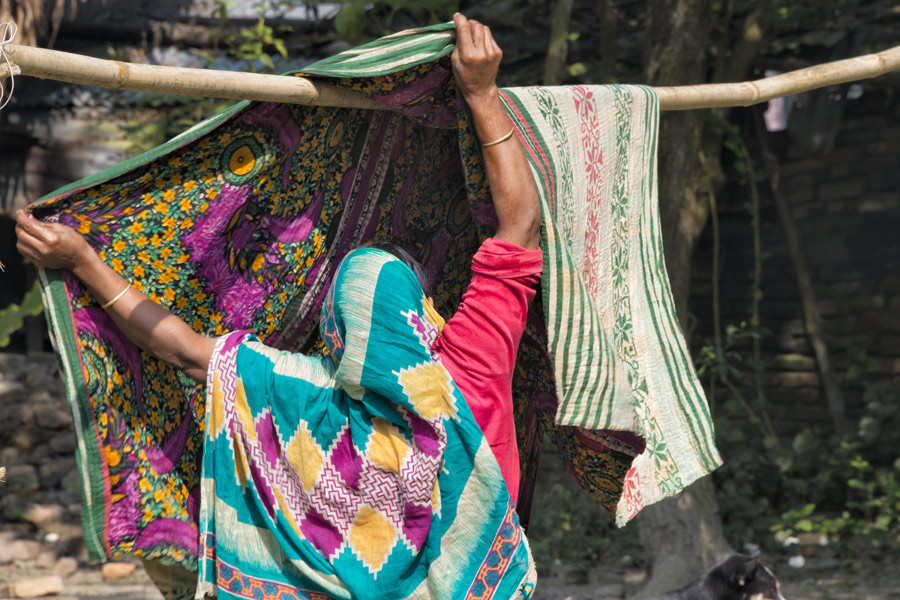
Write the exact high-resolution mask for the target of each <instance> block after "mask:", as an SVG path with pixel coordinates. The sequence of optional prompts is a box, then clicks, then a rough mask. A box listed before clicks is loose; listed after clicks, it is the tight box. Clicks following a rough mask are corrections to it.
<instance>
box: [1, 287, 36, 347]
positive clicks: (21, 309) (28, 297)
mask: <svg viewBox="0 0 900 600" xmlns="http://www.w3.org/2000/svg"><path fill="white" fill-rule="evenodd" d="M43 310H44V303H43V301H42V300H41V288H40V285H39V283H38V282H37V281H35V282H34V285H33V286H32V287H31V289H30V290H28V291H27V292H25V296H24V297H23V298H22V303H21V304H10V305H9V306H7V307H6V308H4V309H3V310H0V348H5V347H6V346H8V345H9V342H10V336H12V334H14V333H15V332H17V331H18V330H19V329H21V328H22V325H23V324H24V323H25V317H33V316H37V315H39V314H41V312H42V311H43Z"/></svg>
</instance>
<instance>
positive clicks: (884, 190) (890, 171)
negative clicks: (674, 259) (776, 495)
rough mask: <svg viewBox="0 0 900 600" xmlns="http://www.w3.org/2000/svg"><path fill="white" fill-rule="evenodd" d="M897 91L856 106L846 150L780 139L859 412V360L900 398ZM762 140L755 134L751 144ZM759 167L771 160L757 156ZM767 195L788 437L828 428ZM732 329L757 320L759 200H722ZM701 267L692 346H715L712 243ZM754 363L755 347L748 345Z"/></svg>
mask: <svg viewBox="0 0 900 600" xmlns="http://www.w3.org/2000/svg"><path fill="white" fill-rule="evenodd" d="M896 92H897V88H894V89H893V90H892V89H890V88H884V87H882V88H880V89H879V88H875V89H872V90H868V91H867V92H866V93H865V94H863V96H862V97H860V98H858V99H856V100H848V101H846V103H847V104H846V109H845V112H844V117H843V120H842V122H841V125H840V129H839V131H838V135H837V141H836V143H835V145H834V148H833V149H832V150H830V151H829V152H827V153H823V154H819V155H814V154H812V153H810V152H809V151H807V150H804V149H803V148H802V147H801V146H800V145H799V144H796V143H794V142H791V141H790V140H789V137H788V135H787V134H786V133H775V134H769V143H770V144H771V146H772V147H773V148H774V149H775V150H776V151H777V152H778V153H779V154H780V155H781V158H780V161H779V162H780V170H781V178H782V184H781V185H782V189H783V190H784V193H785V195H786V197H787V200H788V202H789V204H790V207H791V212H792V214H793V216H794V218H795V220H796V222H797V226H798V228H799V231H800V235H801V239H802V244H803V250H804V252H805V254H806V259H807V262H808V265H809V269H810V273H811V276H812V279H813V287H814V289H815V292H816V295H817V300H818V306H819V310H820V311H821V314H822V317H823V321H824V326H825V329H826V332H827V334H828V338H827V341H828V343H829V344H830V349H831V353H832V359H833V363H834V368H835V371H836V373H837V375H838V379H839V381H841V385H842V389H843V394H844V400H845V402H846V403H847V405H848V412H849V413H850V414H851V415H853V414H854V413H856V412H858V411H859V408H860V401H861V395H862V389H861V386H860V385H859V383H858V382H849V381H846V379H845V377H844V375H845V373H846V369H847V367H848V366H849V365H850V364H851V362H852V359H851V350H852V349H865V350H866V351H867V354H868V356H869V357H870V358H872V359H873V360H874V364H875V371H874V372H873V373H872V375H871V376H872V377H876V378H882V379H889V380H891V381H892V382H893V383H894V384H895V385H897V386H898V387H900V103H898V102H897V101H896V96H895V93H896ZM745 136H746V139H748V140H753V139H754V138H755V135H754V133H753V131H752V130H747V131H746V132H745ZM754 159H755V160H756V162H757V165H759V164H761V161H760V160H759V153H758V152H756V151H755V150H754ZM759 186H760V187H759V189H760V191H761V193H762V196H761V202H762V214H761V222H762V248H763V253H764V262H763V300H762V308H761V318H762V326H763V327H765V328H767V329H768V330H770V332H771V333H770V334H769V335H768V336H766V338H765V339H764V340H763V348H764V358H765V364H766V370H765V375H764V382H765V385H766V390H767V396H768V397H769V399H770V400H771V402H772V404H773V406H772V416H773V418H774V419H775V421H776V423H778V424H779V426H780V427H781V428H782V430H783V431H784V432H785V433H789V432H792V431H796V430H797V429H799V428H801V427H803V426H804V425H807V424H810V423H815V422H823V423H824V422H828V419H829V417H828V411H827V408H826V401H825V397H824V393H823V390H822V388H821V385H820V383H819V377H818V372H817V370H816V362H815V358H814V355H813V352H812V348H811V346H810V344H809V340H808V337H807V335H806V332H805V327H804V320H803V312H802V307H801V303H800V296H799V293H798V291H797V283H796V275H795V271H794V268H793V264H792V262H791V259H790V256H789V255H788V250H787V243H786V238H785V235H784V231H783V229H782V227H781V225H780V224H779V220H778V215H777V212H776V210H775V207H774V204H773V202H772V200H771V196H770V194H769V182H768V181H764V182H762V183H760V184H759ZM719 204H720V227H721V240H722V241H721V263H720V266H721V268H720V272H721V307H722V324H723V327H724V326H725V325H726V324H728V323H733V324H738V323H740V322H741V321H743V320H749V314H750V299H749V298H750V285H751V281H752V271H753V253H752V248H753V242H752V232H751V226H750V215H749V213H748V210H747V208H746V206H747V205H748V204H749V196H748V192H747V189H746V188H745V187H743V186H740V185H736V184H731V185H729V186H728V187H727V188H726V190H725V191H724V192H723V193H722V194H720V198H719ZM709 229H710V228H708V230H707V231H706V233H705V234H704V237H703V238H702V240H701V241H700V245H699V247H698V251H697V254H696V257H695V263H694V273H693V285H692V297H691V313H692V315H693V317H694V318H695V319H696V321H695V329H694V335H693V337H692V345H693V346H694V347H695V348H696V347H699V346H700V345H702V344H704V343H709V340H710V339H711V338H712V302H711V272H712V234H711V230H709ZM743 347H744V348H743V350H742V351H744V352H748V353H749V349H748V347H749V342H745V343H743Z"/></svg>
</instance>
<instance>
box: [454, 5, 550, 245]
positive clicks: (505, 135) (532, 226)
mask: <svg viewBox="0 0 900 600" xmlns="http://www.w3.org/2000/svg"><path fill="white" fill-rule="evenodd" d="M453 20H454V21H455V22H456V32H457V35H456V50H454V51H453V56H452V62H453V74H454V76H455V77H456V84H457V86H458V87H459V91H460V93H461V94H462V96H463V98H465V100H466V103H467V104H468V105H469V108H470V109H471V110H472V118H473V120H474V121H475V131H476V133H477V134H478V139H479V140H481V147H482V149H483V154H484V164H485V169H486V171H487V176H488V182H489V183H490V186H491V196H492V197H493V200H494V208H495V209H496V211H497V220H498V221H499V227H497V232H496V233H495V234H494V238H495V239H501V240H506V241H508V242H512V243H514V244H518V245H519V246H522V247H523V248H527V249H529V250H533V249H535V248H537V247H538V246H539V245H540V241H541V206H540V201H539V199H538V193H537V186H536V185H535V183H534V177H533V176H532V174H531V168H530V167H529V166H528V160H527V158H526V157H525V151H524V150H523V149H522V145H521V144H520V143H519V140H518V138H516V136H515V132H514V130H513V124H512V121H510V119H509V116H508V115H507V114H506V109H504V108H503V103H502V102H501V101H500V94H499V91H498V89H497V83H496V77H497V69H498V68H499V66H500V59H501V58H503V53H502V52H501V51H500V47H499V46H498V45H497V42H495V41H494V37H493V36H492V35H491V30H490V28H488V27H487V26H486V25H482V24H481V23H479V22H477V21H470V20H468V19H466V18H465V17H464V16H463V15H461V14H459V13H457V14H455V15H454V16H453Z"/></svg>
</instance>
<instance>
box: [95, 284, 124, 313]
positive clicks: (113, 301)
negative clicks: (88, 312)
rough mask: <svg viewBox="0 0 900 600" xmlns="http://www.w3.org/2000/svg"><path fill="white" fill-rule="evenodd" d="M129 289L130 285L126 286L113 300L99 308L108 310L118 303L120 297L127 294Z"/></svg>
mask: <svg viewBox="0 0 900 600" xmlns="http://www.w3.org/2000/svg"><path fill="white" fill-rule="evenodd" d="M130 289H131V284H130V283H129V284H128V285H127V286H125V289H124V290H122V291H121V292H119V293H118V294H117V295H116V297H115V298H113V299H112V300H110V301H109V302H107V303H106V304H104V305H103V306H102V307H101V308H102V309H103V310H106V309H107V308H109V307H110V306H112V305H113V304H115V303H116V302H118V301H119V300H120V299H121V298H122V296H124V295H125V294H127V293H128V290H130Z"/></svg>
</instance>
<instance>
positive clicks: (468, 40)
mask: <svg viewBox="0 0 900 600" xmlns="http://www.w3.org/2000/svg"><path fill="white" fill-rule="evenodd" d="M453 21H454V22H455V23H456V49H455V50H454V51H453V54H452V55H451V57H450V59H451V62H452V63H453V75H454V76H455V77H456V84H457V85H458V86H459V91H460V92H461V93H462V95H463V96H464V97H465V98H466V100H467V101H469V102H471V101H473V100H477V99H479V98H491V97H496V96H497V81H496V80H497V70H498V69H499V67H500V59H502V58H503V52H502V51H501V50H500V46H498V45H497V42H495V41H494V36H492V35H491V29H490V27H488V26H487V25H483V24H481V23H479V22H478V21H471V20H469V19H467V18H466V17H464V16H463V15H461V14H460V13H456V14H455V15H453Z"/></svg>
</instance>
